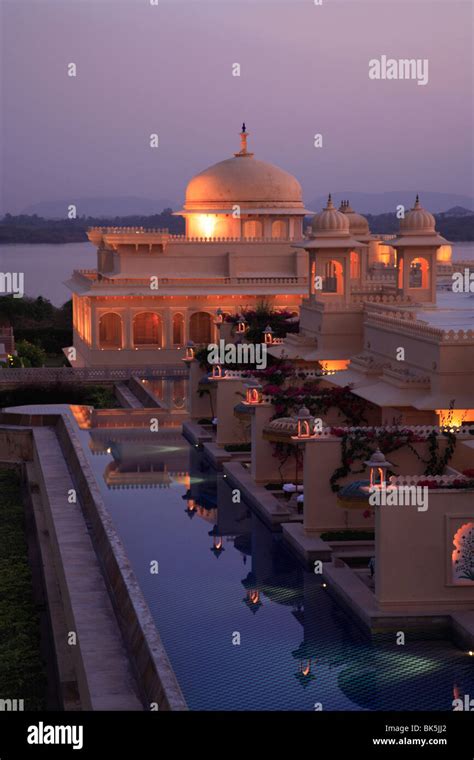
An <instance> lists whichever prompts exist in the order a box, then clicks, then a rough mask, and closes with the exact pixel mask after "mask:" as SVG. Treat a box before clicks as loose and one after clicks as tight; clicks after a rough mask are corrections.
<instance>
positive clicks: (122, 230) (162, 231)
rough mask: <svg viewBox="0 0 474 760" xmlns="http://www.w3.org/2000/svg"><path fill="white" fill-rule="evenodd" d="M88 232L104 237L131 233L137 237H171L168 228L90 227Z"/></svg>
mask: <svg viewBox="0 0 474 760" xmlns="http://www.w3.org/2000/svg"><path fill="white" fill-rule="evenodd" d="M87 231H88V232H100V233H102V234H103V235H124V234H125V235H127V234H129V233H133V234H135V235H139V234H149V233H153V234H158V235H169V229H167V228H159V227H150V228H147V227H89V229H88V230H87Z"/></svg>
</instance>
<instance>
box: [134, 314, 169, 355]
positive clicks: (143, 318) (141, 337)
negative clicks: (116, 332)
mask: <svg viewBox="0 0 474 760" xmlns="http://www.w3.org/2000/svg"><path fill="white" fill-rule="evenodd" d="M161 343H162V329H161V318H160V316H159V315H158V314H155V313H154V312H151V311H143V312H141V313H140V314H135V316H134V318H133V345H134V346H136V347H140V346H141V347H145V346H150V347H154V348H156V347H158V348H160V347H161Z"/></svg>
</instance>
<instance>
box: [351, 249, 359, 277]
mask: <svg viewBox="0 0 474 760" xmlns="http://www.w3.org/2000/svg"><path fill="white" fill-rule="evenodd" d="M359 278H360V257H359V254H358V253H357V252H356V251H351V280H358V279H359Z"/></svg>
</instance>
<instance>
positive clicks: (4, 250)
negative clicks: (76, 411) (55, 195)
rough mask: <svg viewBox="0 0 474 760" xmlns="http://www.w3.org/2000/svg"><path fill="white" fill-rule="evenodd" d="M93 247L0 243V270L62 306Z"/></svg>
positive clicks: (461, 251)
mask: <svg viewBox="0 0 474 760" xmlns="http://www.w3.org/2000/svg"><path fill="white" fill-rule="evenodd" d="M453 257H454V258H455V259H474V242H466V243H455V244H454V245H453ZM96 262H97V256H96V249H95V247H94V246H93V245H92V244H91V243H67V244H66V245H31V244H30V245H0V272H23V273H24V277H25V285H24V287H25V293H26V295H27V296H32V297H36V296H44V297H45V298H49V300H50V301H51V302H52V303H54V304H55V306H61V305H62V304H63V303H64V302H65V301H67V300H68V299H69V298H70V297H71V293H70V291H69V289H68V288H67V287H66V286H65V285H64V284H63V283H64V281H65V280H68V279H69V278H70V276H71V274H72V271H73V269H93V268H94V267H95V266H96Z"/></svg>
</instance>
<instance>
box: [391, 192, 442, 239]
mask: <svg viewBox="0 0 474 760" xmlns="http://www.w3.org/2000/svg"><path fill="white" fill-rule="evenodd" d="M435 224H436V221H435V218H434V216H433V214H430V212H429V211H427V210H426V209H424V208H423V206H422V205H421V203H420V199H419V197H418V195H417V196H416V200H415V205H414V206H413V208H412V209H410V211H408V213H407V214H405V217H404V219H401V220H400V232H403V233H410V235H427V234H428V235H429V234H432V235H435V234H436V230H435Z"/></svg>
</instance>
